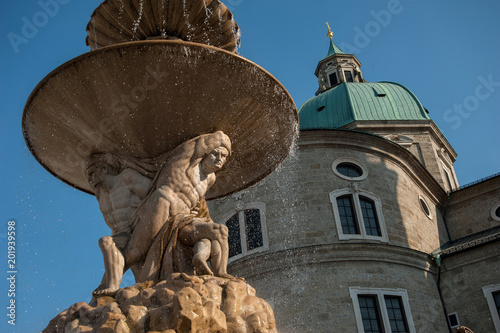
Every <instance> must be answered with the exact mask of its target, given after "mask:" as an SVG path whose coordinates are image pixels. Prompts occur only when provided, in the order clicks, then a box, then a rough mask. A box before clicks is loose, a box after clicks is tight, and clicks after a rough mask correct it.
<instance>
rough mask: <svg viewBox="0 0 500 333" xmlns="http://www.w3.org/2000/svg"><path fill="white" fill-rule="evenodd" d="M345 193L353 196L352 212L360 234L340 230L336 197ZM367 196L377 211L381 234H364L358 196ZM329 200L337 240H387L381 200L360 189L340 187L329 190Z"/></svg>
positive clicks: (386, 241)
mask: <svg viewBox="0 0 500 333" xmlns="http://www.w3.org/2000/svg"><path fill="white" fill-rule="evenodd" d="M346 194H350V195H352V196H353V204H354V213H355V214H356V220H357V222H358V227H359V232H360V234H344V233H343V232H342V222H341V220H340V213H339V208H338V206H337V198H338V197H340V196H343V195H346ZM360 195H361V196H363V197H367V198H369V199H371V200H373V202H374V203H375V212H376V213H377V218H378V224H379V227H380V233H381V234H382V235H381V236H371V235H367V234H366V230H365V226H364V223H363V213H362V211H361V205H360V202H359V196H360ZM330 202H331V204H332V207H333V216H334V220H335V225H336V226H337V234H338V236H339V240H350V239H369V240H376V241H380V242H385V243H388V242H389V236H388V235H387V229H386V227H385V221H384V214H382V202H381V201H380V199H379V198H378V197H377V196H375V195H374V194H372V193H370V192H367V191H364V190H360V189H356V190H353V189H349V188H346V189H340V190H335V191H332V192H330Z"/></svg>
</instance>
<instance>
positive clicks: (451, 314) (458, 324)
mask: <svg viewBox="0 0 500 333" xmlns="http://www.w3.org/2000/svg"><path fill="white" fill-rule="evenodd" d="M451 316H455V318H456V320H457V324H456V325H452V324H451V320H450V317H451ZM446 317H447V319H448V324H449V325H450V328H457V327H460V326H461V325H460V318H458V313H457V312H456V311H455V312H452V313H448V314H447V316H446Z"/></svg>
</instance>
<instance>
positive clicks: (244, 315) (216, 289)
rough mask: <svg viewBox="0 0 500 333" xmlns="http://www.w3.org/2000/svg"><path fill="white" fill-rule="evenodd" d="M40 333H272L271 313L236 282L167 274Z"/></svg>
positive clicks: (73, 311)
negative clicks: (165, 278) (154, 282)
mask: <svg viewBox="0 0 500 333" xmlns="http://www.w3.org/2000/svg"><path fill="white" fill-rule="evenodd" d="M43 332H44V333H80V332H97V333H108V332H110V333H143V332H144V333H146V332H149V333H156V332H159V333H277V330H276V324H275V320H274V314H273V311H272V309H271V307H270V306H269V304H267V303H266V302H265V301H264V300H262V299H260V298H258V297H257V296H255V289H254V288H252V287H251V286H249V285H248V284H247V283H246V282H245V281H243V280H240V279H226V278H220V277H213V276H208V275H206V276H201V277H196V276H189V275H186V274H172V275H171V276H170V277H169V279H168V280H166V281H161V282H159V283H157V284H155V285H154V284H152V283H142V284H135V285H133V286H131V287H127V288H123V289H120V290H118V291H117V293H116V298H112V297H106V296H105V297H99V298H98V299H97V302H96V306H95V307H93V306H91V305H89V304H87V303H85V302H80V303H76V304H74V305H72V306H71V307H70V308H68V309H67V310H65V311H63V312H61V313H60V314H59V315H58V316H57V317H56V318H54V319H53V320H52V321H51V322H50V323H49V325H48V326H47V328H46V329H45V330H44V331H43Z"/></svg>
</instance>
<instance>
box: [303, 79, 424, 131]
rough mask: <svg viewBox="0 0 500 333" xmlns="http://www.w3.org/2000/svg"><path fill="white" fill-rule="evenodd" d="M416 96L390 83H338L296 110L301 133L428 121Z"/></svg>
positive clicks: (396, 84) (403, 87) (406, 89)
mask: <svg viewBox="0 0 500 333" xmlns="http://www.w3.org/2000/svg"><path fill="white" fill-rule="evenodd" d="M429 119H430V118H429V116H428V115H427V112H426V111H425V108H424V107H423V106H422V104H421V103H420V101H419V100H418V99H417V97H416V96H415V95H414V94H413V93H412V92H411V91H410V90H409V89H408V88H406V87H405V86H403V85H401V84H398V83H393V82H378V83H368V82H362V83H355V82H345V83H342V84H339V85H337V86H335V87H333V88H331V89H329V90H327V91H325V92H323V93H322V94H320V95H318V96H315V97H313V98H311V99H309V100H308V101H306V102H305V103H304V104H303V105H302V106H301V107H300V109H299V120H300V122H299V123H300V129H301V130H312V129H336V128H339V127H342V126H345V125H347V124H349V123H351V122H353V121H357V120H361V121H362V120H368V121H374V120H375V121H377V120H380V121H386V120H429Z"/></svg>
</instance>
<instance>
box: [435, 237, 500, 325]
mask: <svg viewBox="0 0 500 333" xmlns="http://www.w3.org/2000/svg"><path fill="white" fill-rule="evenodd" d="M498 272H500V246H499V243H498V241H497V242H494V243H490V244H488V245H484V246H482V247H477V248H474V249H471V250H468V251H466V252H462V253H457V254H455V255H452V256H449V257H445V258H443V259H442V277H441V280H442V282H441V288H442V291H443V297H444V300H445V304H446V310H447V312H448V313H453V312H457V315H458V319H459V321H460V325H463V326H467V327H469V328H470V329H472V331H474V332H495V327H494V325H493V320H492V317H491V312H490V309H489V308H488V304H487V301H486V298H485V296H484V293H483V289H482V288H483V287H485V286H488V285H492V284H498V283H500V280H499V278H498Z"/></svg>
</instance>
